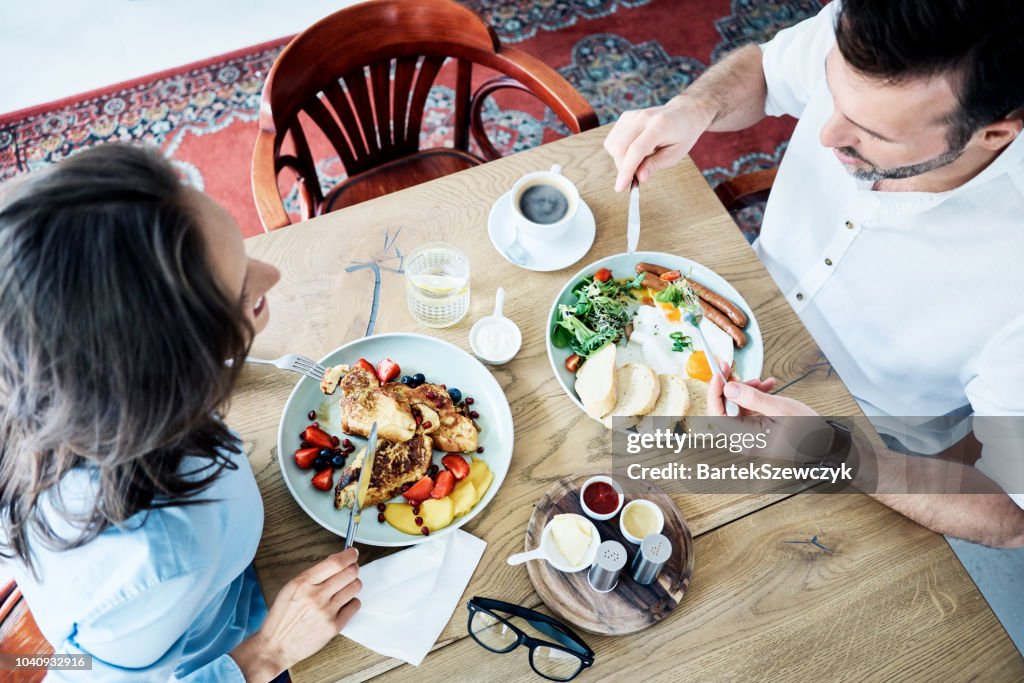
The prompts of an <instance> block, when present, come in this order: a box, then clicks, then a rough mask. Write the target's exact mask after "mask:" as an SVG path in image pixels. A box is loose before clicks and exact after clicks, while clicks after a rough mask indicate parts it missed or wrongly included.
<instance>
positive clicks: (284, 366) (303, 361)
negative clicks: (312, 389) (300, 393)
mask: <svg viewBox="0 0 1024 683" xmlns="http://www.w3.org/2000/svg"><path fill="white" fill-rule="evenodd" d="M245 362H246V363H259V364H262V365H273V366H274V367H275V368H277V369H278V370H291V371H292V372H297V373H299V374H300V375H305V376H306V377H309V378H310V379H314V380H316V381H317V382H319V381H320V380H321V379H323V376H324V373H325V372H327V371H326V369H324V367H323V366H322V365H320V364H319V363H317V362H316V361H315V360H312V359H310V358H306V357H305V356H299V355H296V354H294V353H289V354H288V355H287V356H281V357H280V358H278V359H276V360H267V359H265V358H257V357H256V356H246V359H245Z"/></svg>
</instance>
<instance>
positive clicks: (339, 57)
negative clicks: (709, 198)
mask: <svg viewBox="0 0 1024 683" xmlns="http://www.w3.org/2000/svg"><path fill="white" fill-rule="evenodd" d="M448 58H451V59H453V60H455V70H456V71H455V111H454V141H453V142H454V147H452V148H436V149H427V150H420V148H419V147H420V139H419V138H420V125H421V122H422V118H423V111H424V107H425V104H426V99H427V95H428V94H429V91H430V88H431V86H432V85H433V84H434V82H435V79H436V78H437V75H438V72H439V71H440V70H441V67H442V65H443V64H444V62H445V60H446V59H448ZM474 66H480V67H484V68H486V69H489V70H491V71H493V72H497V73H498V74H499V75H497V76H494V77H492V78H489V79H487V80H486V81H484V82H483V83H481V84H479V85H478V87H476V89H475V90H473V89H472V86H473V68H474ZM478 74H479V72H478ZM478 80H479V79H478ZM507 88H513V89H516V90H520V91H524V92H527V93H530V94H531V95H533V96H535V97H537V98H538V99H539V100H540V101H541V102H543V103H544V105H546V106H547V107H550V108H551V109H552V110H553V111H554V112H555V114H556V115H557V116H558V118H559V119H561V121H562V122H563V123H564V124H565V125H566V126H567V127H568V128H569V130H570V131H571V132H572V133H579V132H581V131H584V130H589V129H590V128H593V127H595V126H597V125H598V119H597V115H596V114H595V113H594V110H593V108H592V107H591V106H590V105H589V104H588V103H587V101H586V100H585V99H584V98H583V97H582V96H581V95H580V94H579V93H578V92H576V90H575V89H574V88H573V87H572V86H571V85H570V84H569V82H568V81H566V80H565V79H564V78H562V76H561V75H559V74H558V72H556V71H555V70H554V69H552V68H551V67H550V66H548V65H547V64H545V63H544V62H542V61H541V60H539V59H537V58H535V57H532V56H530V55H528V54H526V53H524V52H520V51H519V50H516V49H514V48H510V47H504V46H502V45H501V43H500V41H499V40H498V37H497V35H496V34H495V33H494V31H493V29H491V28H490V27H489V26H488V25H487V24H486V23H484V21H483V20H482V19H481V18H480V17H479V16H477V15H476V14H475V13H473V12H472V11H471V10H469V9H467V8H465V7H462V6H461V5H458V4H456V3H455V2H452V1H451V0H371V1H370V2H365V3H362V4H359V5H355V6H353V7H349V8H346V9H343V10H340V11H338V12H335V13H334V14H332V15H330V16H328V17H326V18H324V19H322V20H320V21H318V22H317V23H316V24H314V25H313V26H311V27H309V28H308V29H306V30H305V31H303V32H302V33H300V34H299V35H298V36H296V37H295V39H293V40H292V42H291V43H289V44H288V46H287V47H285V49H284V50H283V51H282V52H281V54H280V55H279V56H278V58H277V60H276V61H275V62H274V66H273V67H272V68H271V69H270V73H269V74H268V76H267V81H266V84H265V86H264V88H263V99H262V102H261V106H260V131H259V135H258V137H257V139H256V149H255V153H254V155H253V165H252V185H253V194H254V196H255V200H256V207H257V210H258V211H259V215H260V219H261V220H262V221H263V226H264V228H265V229H267V230H274V229H277V228H281V227H283V226H285V225H288V224H289V223H290V219H289V217H288V214H287V213H286V212H285V208H284V204H283V202H282V200H281V193H280V190H279V188H278V175H279V174H280V173H281V171H283V170H284V169H286V168H287V169H289V170H290V171H291V172H294V173H295V174H296V175H297V176H298V183H299V194H300V200H301V203H302V211H301V215H302V218H303V219H306V218H310V217H312V216H315V215H320V214H323V213H327V212H329V211H333V210H335V209H339V208H342V207H344V206H349V205H352V204H356V203H358V202H361V201H365V200H367V199H370V198H373V197H378V196H381V195H384V194H387V193H389V192H394V191H396V190H400V189H402V188H405V187H410V186H412V185H416V184H419V183H422V182H425V181H427V180H432V179H434V178H438V177H441V176H443V175H447V174H449V173H454V172H456V171H461V170H463V169H466V168H469V167H471V166H475V165H477V164H481V163H483V162H485V161H490V160H492V159H496V158H498V157H499V156H500V154H499V153H498V152H497V150H496V149H495V148H494V145H493V144H492V143H491V142H490V141H489V140H488V139H487V136H486V134H485V132H484V126H483V122H482V120H481V112H482V109H483V104H484V100H485V99H486V98H487V97H488V96H489V95H491V94H493V93H494V92H495V91H497V90H501V89H507ZM300 114H301V117H300ZM311 135H317V136H323V137H325V138H326V139H327V141H329V143H330V147H333V150H334V153H336V154H337V155H338V157H339V158H340V160H341V163H342V165H343V166H344V168H345V172H346V174H347V176H348V177H347V179H346V180H345V181H343V182H342V183H340V184H338V185H337V186H336V187H334V188H333V189H332V190H330V191H329V192H327V193H326V194H324V193H323V192H322V191H321V187H320V182H319V179H318V177H317V172H316V164H315V161H314V155H313V153H312V151H311V145H310V137H311ZM471 137H472V139H473V140H475V141H476V143H477V145H478V147H479V149H480V150H481V155H482V156H477V155H476V154H473V153H471V152H470V146H469V143H470V138H471ZM286 144H288V145H290V146H291V147H292V148H293V149H294V151H293V152H284V151H283V148H284V147H285V146H286Z"/></svg>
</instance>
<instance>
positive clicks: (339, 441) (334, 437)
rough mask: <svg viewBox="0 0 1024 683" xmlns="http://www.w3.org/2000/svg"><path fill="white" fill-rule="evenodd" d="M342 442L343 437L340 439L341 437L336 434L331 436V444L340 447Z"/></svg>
mask: <svg viewBox="0 0 1024 683" xmlns="http://www.w3.org/2000/svg"><path fill="white" fill-rule="evenodd" d="M340 443H341V439H339V438H338V437H336V436H332V437H331V445H332V446H334V447H335V448H337V447H338V444H340Z"/></svg>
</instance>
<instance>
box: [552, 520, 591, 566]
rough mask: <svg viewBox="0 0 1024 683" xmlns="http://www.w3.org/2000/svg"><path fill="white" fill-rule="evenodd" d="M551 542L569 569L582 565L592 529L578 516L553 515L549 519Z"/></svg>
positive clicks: (588, 546)
mask: <svg viewBox="0 0 1024 683" xmlns="http://www.w3.org/2000/svg"><path fill="white" fill-rule="evenodd" d="M550 524H551V540H553V541H554V542H555V547H556V548H557V549H558V552H560V553H561V554H562V557H564V558H565V560H566V562H568V563H569V566H571V567H578V566H580V565H581V564H583V560H584V559H585V558H586V556H587V549H588V548H590V541H591V534H592V532H593V527H592V526H591V525H590V524H589V523H588V522H587V520H585V519H583V518H582V517H580V516H579V515H572V514H567V515H555V516H554V517H553V518H552V519H551V522H550Z"/></svg>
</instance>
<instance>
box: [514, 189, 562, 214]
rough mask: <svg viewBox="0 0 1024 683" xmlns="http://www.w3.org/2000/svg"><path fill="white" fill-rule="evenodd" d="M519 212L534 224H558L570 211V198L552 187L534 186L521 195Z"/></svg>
mask: <svg viewBox="0 0 1024 683" xmlns="http://www.w3.org/2000/svg"><path fill="white" fill-rule="evenodd" d="M519 210H520V211H522V212H523V215H524V216H526V219H527V220H528V221H531V222H533V223H557V222H558V221H560V220H562V218H563V217H565V214H566V213H567V212H568V211H569V198H568V197H566V196H565V195H564V194H562V193H561V192H560V191H559V190H558V188H556V187H552V186H551V185H533V186H531V187H528V188H526V189H525V190H524V191H523V193H522V194H521V195H519Z"/></svg>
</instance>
